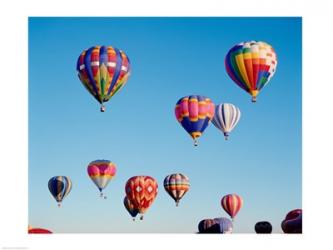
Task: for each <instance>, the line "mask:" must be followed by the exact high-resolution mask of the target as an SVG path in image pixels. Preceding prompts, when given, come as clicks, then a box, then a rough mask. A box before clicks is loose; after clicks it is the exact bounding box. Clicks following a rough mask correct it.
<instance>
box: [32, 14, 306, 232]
mask: <svg viewBox="0 0 333 250" xmlns="http://www.w3.org/2000/svg"><path fill="white" fill-rule="evenodd" d="M301 25H302V23H301V18H30V19H29V224H31V225H33V226H40V227H46V228H49V229H51V230H53V231H54V232H60V233H66V232H73V233H74V232H87V233H89V232H91V233H104V232H131V233H136V232H138V233H139V232H174V233H177V232H189V233H191V232H196V231H197V225H198V223H199V221H200V220H202V219H204V218H215V217H221V216H225V217H227V214H226V213H225V212H224V211H223V209H222V208H221V206H220V200H221V198H222V196H223V195H225V194H228V193H237V194H239V195H241V196H242V197H243V200H244V206H243V208H242V209H241V210H240V212H239V214H238V215H237V217H236V220H235V223H234V233H253V232H254V224H255V223H256V222H257V221H260V220H268V221H270V222H271V223H272V225H273V232H278V233H280V232H281V228H280V223H281V221H282V219H283V218H284V216H285V214H286V213H287V212H288V211H290V210H292V209H295V208H301V207H302V203H301V201H302V199H301V196H302V190H301V185H302V182H301V181H302V178H301V175H302V170H301V169H302V168H301V119H302V116H301V115H302V108H301V101H302V99H301V91H302V89H301V81H302V79H301V75H302V72H301V62H302V56H301V52H302V48H301V38H302V34H301ZM248 40H261V41H266V42H268V43H269V44H271V45H272V46H273V47H274V49H275V51H276V53H277V56H278V67H277V72H276V74H275V75H274V77H273V78H272V80H271V82H270V83H269V84H268V85H267V86H266V87H265V88H264V89H263V90H262V92H261V94H260V95H259V96H258V101H257V103H255V104H253V103H251V101H250V99H251V98H250V96H249V95H248V94H247V93H245V92H244V91H243V90H241V89H240V88H239V87H238V86H236V84H234V83H233V82H232V80H231V79H230V78H229V77H228V75H227V73H226V71H225V68H224V57H225V54H226V53H227V51H228V50H229V49H230V48H231V47H232V46H233V45H235V44H237V43H239V42H241V41H248ZM93 45H111V46H115V47H117V48H120V49H122V50H124V51H125V53H127V55H128V56H129V58H130V60H131V65H132V74H131V76H130V79H129V81H128V83H127V84H126V85H125V87H124V88H123V89H122V90H121V91H120V92H119V93H117V94H116V95H115V96H114V97H113V98H112V99H111V100H110V101H109V102H108V103H107V104H106V106H107V110H106V112H105V113H101V112H99V105H98V103H97V102H96V100H95V99H94V98H93V97H91V96H90V95H89V93H88V92H87V91H86V89H85V88H84V87H83V86H82V84H81V83H80V81H79V79H78V77H77V73H76V68H75V67H76V60H77V57H78V56H79V54H80V53H81V51H83V50H84V49H86V48H89V47H91V46H93ZM189 94H201V95H205V96H208V97H210V98H211V99H212V100H213V101H214V103H216V104H218V103H222V102H230V103H233V104H235V105H236V106H238V107H239V108H240V110H241V112H242V117H241V120H240V122H239V124H238V126H237V127H236V128H235V129H234V131H233V132H232V134H231V135H230V140H229V141H227V142H226V141H225V140H224V137H223V134H222V133H221V132H220V131H218V130H217V129H216V128H215V127H214V126H213V125H212V124H211V125H210V126H209V127H208V128H207V129H206V131H205V133H204V135H203V136H202V137H201V138H200V145H199V146H198V147H193V143H192V139H191V138H190V136H189V135H188V134H187V133H186V132H185V130H183V128H182V127H181V126H180V124H178V122H177V120H176V118H175V116H174V106H175V103H176V102H177V101H178V99H179V98H180V97H183V96H185V95H189ZM96 159H109V160H111V161H113V162H114V163H115V164H116V165H117V170H118V172H117V175H116V177H115V179H113V180H112V181H111V182H110V183H109V185H108V187H107V188H106V190H105V193H106V194H107V196H108V199H107V200H102V199H100V198H99V197H98V190H97V188H96V187H95V185H94V184H93V182H92V181H91V180H90V179H89V177H88V175H87V172H86V167H87V165H88V163H89V162H91V161H93V160H96ZM174 172H181V173H184V174H186V175H187V176H188V177H189V178H190V182H191V189H190V191H189V192H188V193H187V194H186V195H185V197H184V198H183V199H182V200H181V202H180V206H179V207H178V208H176V207H175V205H174V202H173V200H172V199H171V198H170V197H169V196H168V194H167V193H166V192H165V191H164V188H163V179H164V177H165V176H166V175H168V174H171V173H174ZM55 175H66V176H69V177H70V178H71V179H72V182H73V189H72V191H71V193H70V194H69V195H68V197H66V198H65V199H64V202H63V207H62V208H61V209H58V207H57V205H56V202H55V200H54V199H53V197H52V196H51V195H50V193H49V190H48V188H47V182H48V180H49V179H50V178H51V177H52V176H55ZM134 175H150V176H152V177H154V178H155V179H156V180H157V181H158V184H159V194H158V196H157V198H156V200H155V202H154V203H153V205H152V206H151V208H150V209H149V210H148V212H147V213H146V215H145V219H144V221H137V222H135V223H133V222H132V220H131V218H130V216H129V214H128V213H127V211H126V210H125V209H124V207H123V204H122V200H123V197H124V195H125V191H124V186H125V183H126V181H127V179H128V178H130V177H132V176H134Z"/></svg>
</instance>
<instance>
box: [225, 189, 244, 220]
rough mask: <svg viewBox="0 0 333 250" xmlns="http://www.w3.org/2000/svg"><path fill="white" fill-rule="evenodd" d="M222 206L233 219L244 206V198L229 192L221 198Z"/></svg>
mask: <svg viewBox="0 0 333 250" xmlns="http://www.w3.org/2000/svg"><path fill="white" fill-rule="evenodd" d="M221 206H222V208H223V209H224V210H225V211H226V212H227V213H228V214H229V215H230V217H231V219H233V218H234V217H235V216H236V215H237V213H238V212H239V210H240V209H241V208H242V206H243V199H242V198H241V197H240V196H239V195H237V194H227V195H225V196H223V198H222V199H221Z"/></svg>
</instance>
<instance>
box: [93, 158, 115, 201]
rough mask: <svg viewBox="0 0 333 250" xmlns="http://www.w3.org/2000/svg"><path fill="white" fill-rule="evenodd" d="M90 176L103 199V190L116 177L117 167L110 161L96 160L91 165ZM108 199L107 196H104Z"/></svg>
mask: <svg viewBox="0 0 333 250" xmlns="http://www.w3.org/2000/svg"><path fill="white" fill-rule="evenodd" d="M87 171H88V175H89V177H90V178H91V180H92V181H93V182H94V183H95V184H96V186H97V188H98V189H99V191H100V196H101V197H103V192H102V190H103V189H104V188H105V187H106V186H107V185H108V183H109V181H110V180H111V179H112V178H113V177H114V176H115V175H116V165H115V164H114V163H112V162H111V161H108V160H96V161H92V162H90V163H89V165H88V168H87ZM104 199H106V196H104Z"/></svg>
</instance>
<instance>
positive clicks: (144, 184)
mask: <svg viewBox="0 0 333 250" xmlns="http://www.w3.org/2000/svg"><path fill="white" fill-rule="evenodd" d="M157 189H158V184H157V182H156V180H155V179H154V178H152V177H150V176H144V175H142V176H133V177H131V178H130V179H128V181H127V182H126V186H125V192H126V197H127V198H128V200H129V201H130V202H131V203H132V204H133V207H134V209H136V210H138V211H139V213H140V214H143V213H145V212H146V211H147V209H148V208H149V207H150V206H151V204H152V203H153V201H154V200H155V198H156V196H157Z"/></svg>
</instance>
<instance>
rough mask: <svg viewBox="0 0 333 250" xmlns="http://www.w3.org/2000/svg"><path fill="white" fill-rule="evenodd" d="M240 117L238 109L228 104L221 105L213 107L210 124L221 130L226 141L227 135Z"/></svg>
mask: <svg viewBox="0 0 333 250" xmlns="http://www.w3.org/2000/svg"><path fill="white" fill-rule="evenodd" d="M240 117H241V112H240V110H239V108H237V107H236V106H235V105H233V104H230V103H223V104H219V105H216V106H215V114H214V118H213V120H212V123H213V124H214V126H215V127H216V128H218V129H219V130H221V131H222V132H223V134H224V137H225V139H226V140H228V136H229V133H230V132H231V131H232V130H233V129H234V127H235V126H236V125H237V123H238V121H239V119H240Z"/></svg>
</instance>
